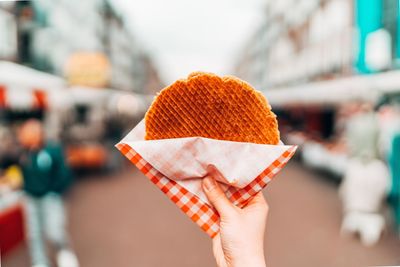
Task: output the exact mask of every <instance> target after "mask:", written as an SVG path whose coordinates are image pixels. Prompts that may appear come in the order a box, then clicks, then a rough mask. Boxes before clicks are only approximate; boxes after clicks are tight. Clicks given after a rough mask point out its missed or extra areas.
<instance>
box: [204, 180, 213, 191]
mask: <svg viewBox="0 0 400 267" xmlns="http://www.w3.org/2000/svg"><path fill="white" fill-rule="evenodd" d="M203 185H204V188H205V189H206V190H208V191H210V190H211V189H213V188H214V187H215V186H216V183H215V180H214V179H213V178H211V177H210V176H207V177H206V178H204V179H203Z"/></svg>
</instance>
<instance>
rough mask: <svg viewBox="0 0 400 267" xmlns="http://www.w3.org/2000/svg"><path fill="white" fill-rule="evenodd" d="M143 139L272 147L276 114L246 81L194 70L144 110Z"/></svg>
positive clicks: (277, 139) (274, 138)
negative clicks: (187, 139) (201, 139)
mask: <svg viewBox="0 0 400 267" xmlns="http://www.w3.org/2000/svg"><path fill="white" fill-rule="evenodd" d="M145 121H146V137H145V138H146V139H147V140H156V139H167V138H183V137H194V136H200V137H207V138H213V139H218V140H229V141H238V142H252V143H258V144H272V145H277V144H278V142H279V130H278V123H277V119H276V115H275V114H274V113H273V112H272V111H271V107H270V106H269V104H268V102H267V100H266V99H265V97H264V96H263V95H262V94H261V93H260V92H258V91H256V90H254V89H253V88H252V87H251V86H250V85H249V84H247V83H246V82H244V81H242V80H240V79H238V78H235V77H232V76H225V77H222V78H221V77H219V76H217V75H214V74H210V73H201V72H196V73H193V74H191V75H189V77H188V79H184V80H178V81H176V82H175V83H173V84H172V85H170V86H168V87H166V88H165V89H163V90H162V91H161V92H160V94H159V95H158V96H157V97H156V99H155V100H154V101H153V103H152V105H151V107H150V108H149V110H148V112H147V113H146V117H145Z"/></svg>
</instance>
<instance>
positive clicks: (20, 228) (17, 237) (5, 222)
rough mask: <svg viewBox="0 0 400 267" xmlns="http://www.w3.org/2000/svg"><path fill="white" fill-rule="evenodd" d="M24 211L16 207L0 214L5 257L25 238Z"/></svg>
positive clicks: (0, 234) (1, 243) (1, 237)
mask: <svg viewBox="0 0 400 267" xmlns="http://www.w3.org/2000/svg"><path fill="white" fill-rule="evenodd" d="M24 237H25V229H24V220H23V210H22V206H21V205H19V204H18V205H15V206H13V207H10V208H8V209H6V210H5V211H3V212H1V213H0V251H1V255H2V256H4V255H6V254H7V253H8V252H10V251H11V250H12V249H13V248H15V247H16V246H17V245H18V244H20V243H21V242H22V241H23V240H24V239H25V238H24Z"/></svg>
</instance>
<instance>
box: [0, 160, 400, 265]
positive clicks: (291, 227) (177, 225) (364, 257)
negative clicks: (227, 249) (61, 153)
mask: <svg viewBox="0 0 400 267" xmlns="http://www.w3.org/2000/svg"><path fill="white" fill-rule="evenodd" d="M265 195H266V197H267V200H268V203H269V206H270V213H269V217H268V223H267V232H266V244H265V253H266V258H267V264H268V266H272V267H286V266H287V267H291V266H327V267H328V266H368V265H369V266H371V265H400V241H399V239H398V237H397V235H396V234H395V233H393V231H392V230H391V227H388V229H387V231H386V233H385V235H384V236H383V238H382V239H381V241H380V242H379V243H378V244H377V245H376V246H374V247H371V248H366V247H363V246H362V245H361V244H360V242H359V241H358V239H357V237H355V236H340V233H339V229H340V222H341V206H340V201H339V199H338V196H337V184H335V183H333V182H332V180H331V179H329V178H327V177H325V176H324V175H321V174H316V173H314V172H311V171H309V170H306V169H304V168H303V167H302V166H301V165H299V164H298V163H296V162H294V161H292V162H291V163H289V164H288V166H287V167H286V168H285V169H284V170H283V171H282V172H281V173H280V174H279V175H278V176H277V177H276V178H274V180H273V181H272V182H271V184H270V185H269V186H268V188H267V189H266V190H265ZM67 208H68V211H69V215H70V216H69V217H70V223H69V230H70V233H71V238H72V241H73V245H74V248H75V250H76V252H77V255H78V258H79V260H80V263H81V266H82V267H110V266H113V267H128V266H130V267H132V266H139V267H153V266H154V267H159V266H165V267H169V266H193V267H196V266H199V267H200V266H215V261H214V259H213V256H212V250H211V240H210V239H209V238H208V237H207V236H206V234H204V233H203V232H202V231H200V229H199V228H198V227H197V226H196V225H195V224H194V223H192V222H191V221H190V220H189V219H188V218H187V217H186V216H185V215H184V214H183V213H182V212H181V211H180V210H179V209H178V208H176V207H175V205H174V204H172V202H171V201H170V200H169V199H167V197H165V196H164V195H163V194H162V193H161V192H160V191H159V190H158V189H157V188H156V187H155V186H153V185H152V184H151V183H150V182H149V181H148V180H147V178H145V177H144V176H143V175H142V174H140V173H139V172H138V171H137V170H136V169H135V168H134V167H133V166H126V167H124V168H123V169H122V170H121V171H120V172H119V173H118V174H112V175H92V176H91V177H85V178H84V179H80V180H79V181H78V183H77V184H76V186H75V187H74V189H73V190H72V192H71V193H70V195H69V196H68V199H67ZM28 263H29V257H28V255H27V250H26V246H24V245H23V246H20V247H19V248H18V249H16V250H15V252H14V253H12V254H11V255H10V256H8V257H7V258H6V259H3V265H2V266H3V267H25V266H29V264H28Z"/></svg>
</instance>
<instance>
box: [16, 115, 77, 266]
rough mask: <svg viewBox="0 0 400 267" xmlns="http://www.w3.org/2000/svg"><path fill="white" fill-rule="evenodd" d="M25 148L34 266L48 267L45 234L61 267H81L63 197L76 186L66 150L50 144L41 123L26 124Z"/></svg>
mask: <svg viewBox="0 0 400 267" xmlns="http://www.w3.org/2000/svg"><path fill="white" fill-rule="evenodd" d="M18 140H19V142H20V144H21V146H22V148H23V149H22V151H21V154H20V159H19V163H20V166H21V169H22V174H23V177H24V186H23V189H24V191H25V199H26V215H27V216H26V219H27V230H28V241H29V249H30V254H31V261H32V266H35V267H47V266H50V262H49V259H48V256H47V253H46V246H45V241H44V232H45V234H46V237H47V238H48V240H49V241H51V243H52V244H53V245H54V247H55V249H56V251H57V264H58V266H59V267H67V266H68V267H77V266H78V261H77V258H76V256H75V254H74V253H73V252H72V250H71V249H70V245H69V241H68V237H67V233H66V223H65V222H66V218H65V217H66V216H65V210H64V205H63V198H62V194H63V193H65V192H66V191H67V190H68V189H69V187H70V186H71V184H72V175H71V172H70V170H69V168H68V167H67V165H66V162H65V158H64V153H63V150H62V147H61V146H60V145H59V144H57V143H55V142H46V141H45V138H44V129H43V125H42V123H41V122H40V121H38V120H29V121H27V122H25V123H24V124H23V125H22V126H21V127H20V128H19V130H18Z"/></svg>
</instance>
